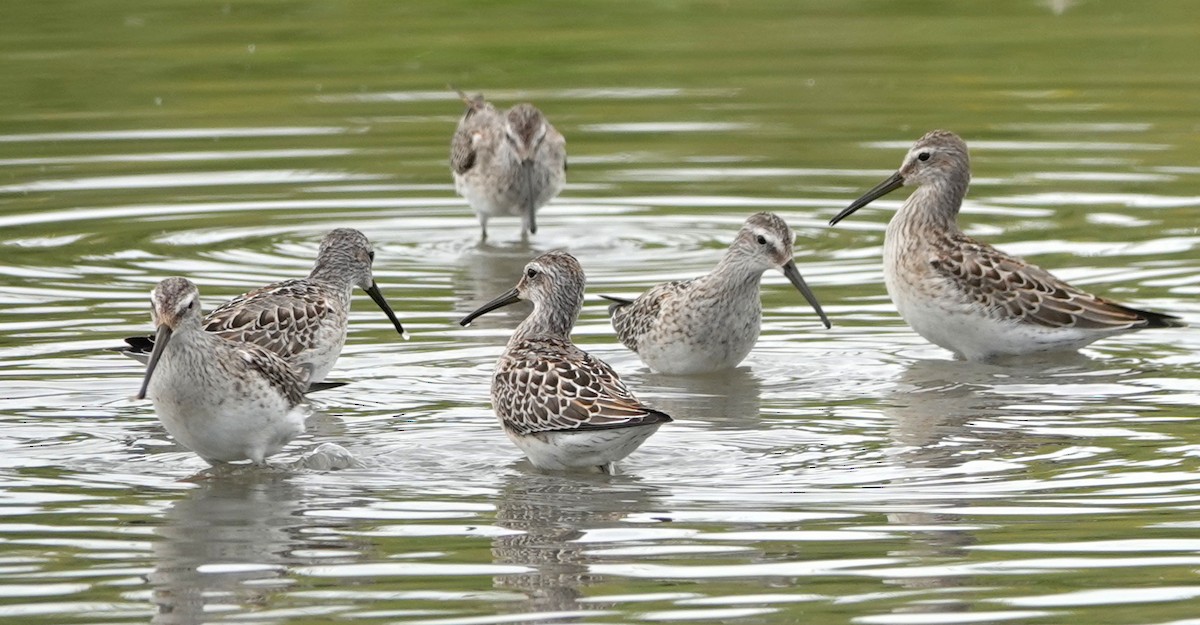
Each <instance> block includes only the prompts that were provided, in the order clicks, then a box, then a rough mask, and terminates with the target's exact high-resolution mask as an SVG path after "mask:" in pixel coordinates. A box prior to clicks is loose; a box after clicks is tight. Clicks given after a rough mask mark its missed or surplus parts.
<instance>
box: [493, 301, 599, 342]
mask: <svg viewBox="0 0 1200 625" xmlns="http://www.w3.org/2000/svg"><path fill="white" fill-rule="evenodd" d="M582 304H583V301H582V297H581V298H580V299H579V302H578V303H577V304H576V305H575V306H573V307H567V306H554V305H548V304H546V303H543V302H535V303H534V304H533V312H532V313H530V314H529V316H528V317H526V318H525V320H524V321H522V322H521V325H519V326H517V329H516V331H514V332H513V336H512V339H511V340H510V341H509V343H510V344H511V343H514V342H516V341H519V340H522V339H528V338H534V337H551V338H556V339H561V340H564V341H569V340H570V337H571V329H572V328H574V327H575V321H576V320H577V319H578V318H579V309H580V308H581V307H582Z"/></svg>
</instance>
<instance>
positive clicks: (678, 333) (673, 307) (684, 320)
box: [602, 213, 830, 375]
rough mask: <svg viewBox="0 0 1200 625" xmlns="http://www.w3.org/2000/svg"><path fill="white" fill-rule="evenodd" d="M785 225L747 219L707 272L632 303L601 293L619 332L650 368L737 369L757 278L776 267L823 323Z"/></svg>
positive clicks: (750, 331)
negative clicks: (798, 265)
mask: <svg viewBox="0 0 1200 625" xmlns="http://www.w3.org/2000/svg"><path fill="white" fill-rule="evenodd" d="M794 238H795V235H794V234H792V230H791V228H789V227H788V225H787V223H785V222H784V221H783V219H782V218H780V217H779V216H778V215H775V214H774V213H757V214H754V215H751V216H750V217H749V218H747V219H746V222H745V224H743V225H742V228H741V230H739V231H738V234H737V236H736V237H735V238H734V240H733V244H731V245H730V246H729V251H727V252H726V253H725V256H724V257H723V258H722V259H721V262H719V263H717V266H716V267H715V268H714V269H713V270H712V272H711V273H709V274H707V275H703V276H700V277H699V278H693V279H691V280H678V281H675V282H664V283H662V284H659V285H656V286H654V287H651V288H650V290H648V291H646V292H645V293H643V294H642V295H641V296H640V297H638V298H637V299H634V300H629V299H623V298H619V297H611V296H608V295H603V296H602V297H604V298H605V299H608V300H610V301H612V302H614V303H613V304H612V305H611V306H609V308H608V311H609V314H610V315H611V316H612V324H613V328H614V329H615V330H616V331H617V337H618V338H619V339H621V342H622V343H624V344H625V346H626V347H628V348H629V349H631V350H633V351H634V353H636V354H637V355H638V357H639V358H641V359H642V362H644V363H646V365H647V366H649V367H650V368H651V369H654V370H655V371H658V372H660V373H668V374H678V375H688V374H698V373H710V372H713V371H722V370H725V369H732V368H733V367H736V366H738V364H739V363H741V362H742V360H744V359H745V358H746V356H747V355H748V354H749V353H750V350H751V349H753V348H754V344H755V343H757V342H758V335H759V332H760V331H761V329H762V301H761V300H760V296H759V283H760V282H761V281H762V275H763V273H764V272H765V271H766V270H768V269H779V270H780V271H782V272H783V275H784V276H786V277H787V279H788V281H790V282H791V283H792V285H793V286H795V287H796V290H798V291H800V294H801V295H803V296H804V299H806V300H808V303H809V305H810V306H812V307H813V310H815V311H816V312H817V315H819V316H820V317H821V322H822V323H824V324H825V327H826V328H828V327H830V325H829V318H828V317H826V316H825V311H823V310H822V309H821V303H820V302H818V301H817V297H816V295H814V294H813V292H812V290H811V289H809V288H808V284H806V283H805V282H804V278H803V277H802V276H801V275H800V270H799V269H797V268H796V263H795V261H793V260H792V240H793V239H794Z"/></svg>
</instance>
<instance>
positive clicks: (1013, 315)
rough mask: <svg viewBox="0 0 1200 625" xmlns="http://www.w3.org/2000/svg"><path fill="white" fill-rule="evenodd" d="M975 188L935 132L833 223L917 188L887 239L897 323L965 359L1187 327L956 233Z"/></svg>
mask: <svg viewBox="0 0 1200 625" xmlns="http://www.w3.org/2000/svg"><path fill="white" fill-rule="evenodd" d="M970 179H971V164H970V160H969V158H968V156H967V144H966V143H964V142H963V140H962V139H960V138H959V137H958V135H956V134H954V133H952V132H948V131H945V130H934V131H932V132H929V133H928V134H926V135H925V136H924V137H921V138H920V139H919V140H918V141H917V142H916V144H914V145H913V147H912V149H910V150H909V151H908V154H907V155H905V157H904V162H903V163H902V164H901V165H900V169H899V171H897V172H896V173H894V174H892V176H891V177H889V178H888V179H887V180H884V181H883V182H881V183H879V184H878V185H876V186H875V187H874V188H873V189H871V190H870V191H867V192H866V193H865V194H863V196H862V197H860V198H858V199H857V200H855V201H854V202H853V203H851V204H850V205H849V206H847V207H846V208H845V209H844V210H842V212H840V213H838V214H837V215H836V216H835V217H834V218H833V219H831V220H830V221H829V224H830V225H833V224H836V223H838V222H839V221H841V220H842V219H845V218H846V217H847V216H849V215H850V214H852V213H853V212H854V211H856V210H858V209H860V208H862V207H863V206H866V205H867V204H869V203H870V202H871V201H873V200H875V199H877V198H879V197H882V196H884V195H886V194H887V193H889V192H891V191H893V190H895V189H898V188H900V187H902V186H906V185H907V186H916V187H917V189H916V190H915V191H913V193H912V195H910V196H909V197H908V200H907V201H905V202H904V205H903V206H902V207H901V208H900V210H899V211H898V212H897V213H896V215H895V216H894V217H892V220H891V222H890V223H889V224H888V227H887V233H886V234H885V236H884V245H883V275H884V279H885V281H886V284H887V290H888V294H889V295H891V297H892V301H893V302H894V303H895V304H896V308H897V309H898V310H899V311H900V316H901V317H903V318H904V320H905V321H907V322H908V325H910V326H912V329H913V330H916V332H917V334H920V335H921V336H923V337H925V338H926V339H927V340H928V341H930V342H931V343H933V344H935V345H938V346H940V347H943V348H945V349H948V350H950V351H952V352H954V353H955V354H957V355H958V356H960V357H962V358H965V359H967V360H993V359H997V358H1003V357H1011V356H1025V355H1029V354H1036V353H1039V352H1059V351H1074V350H1077V349H1079V348H1081V347H1083V346H1085V345H1088V344H1089V343H1091V342H1093V341H1096V340H1098V339H1102V338H1104V337H1106V336H1112V335H1114V334H1122V333H1125V332H1133V331H1135V330H1141V329H1144V328H1168V327H1180V326H1183V325H1186V324H1185V323H1184V322H1183V321H1182V320H1180V319H1179V318H1178V317H1174V316H1171V315H1164V314H1161V313H1156V312H1150V311H1145V310H1138V309H1136V308H1130V307H1129V306H1125V305H1123V304H1118V303H1116V302H1113V301H1111V300H1108V299H1105V298H1102V297H1098V296H1095V295H1092V294H1090V293H1086V292H1084V291H1082V290H1080V289H1077V288H1075V287H1073V286H1071V285H1069V284H1067V283H1066V282H1063V281H1062V280H1059V279H1058V278H1056V277H1054V276H1053V275H1051V274H1050V273H1049V272H1047V271H1045V270H1043V269H1041V268H1039V267H1037V266H1035V265H1031V264H1029V263H1027V262H1025V261H1024V260H1022V259H1020V258H1018V257H1016V256H1010V255H1008V254H1005V253H1004V252H1001V251H1000V250H997V249H996V248H994V247H992V246H990V245H988V244H987V243H984V242H982V241H978V240H976V239H973V238H971V237H969V236H967V235H965V234H963V232H962V230H960V229H959V227H958V223H957V217H958V211H959V209H960V208H961V207H962V202H963V197H964V196H966V193H967V184H968V182H969V181H970Z"/></svg>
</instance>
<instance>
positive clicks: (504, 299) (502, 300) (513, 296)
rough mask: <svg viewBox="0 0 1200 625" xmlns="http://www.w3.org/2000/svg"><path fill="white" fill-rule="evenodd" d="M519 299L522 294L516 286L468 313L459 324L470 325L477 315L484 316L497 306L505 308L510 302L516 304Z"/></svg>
mask: <svg viewBox="0 0 1200 625" xmlns="http://www.w3.org/2000/svg"><path fill="white" fill-rule="evenodd" d="M519 301H521V294H520V293H518V292H517V289H516V288H515V287H514V288H512V289H509V290H508V291H506V292H505V293H504V294H503V295H501V296H500V297H497V298H496V299H494V300H492V301H490V302H488V303H486V304H484V305H483V306H480V307H479V308H478V309H477V310H476V311H475V312H473V313H471V314H469V315H467V316H466V317H463V318H462V320H461V321H459V322H458V325H460V326H465V325H468V324H470V323H471V322H472V321H475V319H476V318H477V317H482V316H483V315H486V314H487V313H490V312H492V311H493V310H496V309H497V308H503V307H505V306H508V305H509V304H515V303H517V302H519Z"/></svg>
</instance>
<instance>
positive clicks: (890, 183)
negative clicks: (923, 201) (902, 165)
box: [829, 172, 904, 226]
mask: <svg viewBox="0 0 1200 625" xmlns="http://www.w3.org/2000/svg"><path fill="white" fill-rule="evenodd" d="M903 186H904V176H902V175H900V172H896V173H894V174H892V175H891V176H889V177H888V179H887V180H884V181H883V182H881V183H879V184H877V185H875V186H874V187H872V188H871V190H870V191H867V192H866V193H864V194H862V197H860V198H858V199H857V200H854V201H853V202H851V203H850V205H849V206H847V207H846V208H843V209H842V212H840V213H838V214H836V215H834V216H833V219H830V220H829V225H831V226H833V225H836V224H837V222H839V221H841V220H843V219H845V218H847V217H849V216H850V215H851V214H852V213H853V212H854V211H856V210H858V209H860V208H862V207H864V206H866V205H867V204H870V203H871V202H874V201H875V200H878V199H879V198H881V197H883V196H885V195H887V194H889V193H891V192H892V191H895V190H896V189H899V188H900V187H903Z"/></svg>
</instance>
